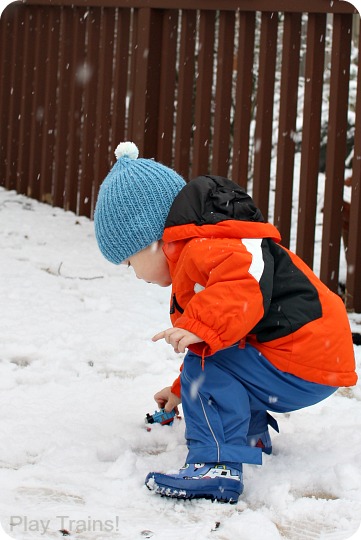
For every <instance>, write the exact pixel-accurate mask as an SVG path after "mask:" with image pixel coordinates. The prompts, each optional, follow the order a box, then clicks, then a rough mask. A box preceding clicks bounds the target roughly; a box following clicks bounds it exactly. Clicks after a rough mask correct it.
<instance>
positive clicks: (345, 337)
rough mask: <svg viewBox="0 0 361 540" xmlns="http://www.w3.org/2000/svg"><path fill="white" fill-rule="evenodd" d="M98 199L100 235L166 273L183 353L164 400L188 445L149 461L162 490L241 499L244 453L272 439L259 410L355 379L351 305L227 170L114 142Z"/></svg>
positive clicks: (121, 256) (140, 264)
mask: <svg viewBox="0 0 361 540" xmlns="http://www.w3.org/2000/svg"><path fill="white" fill-rule="evenodd" d="M116 155H117V157H118V161H117V162H116V164H115V165H114V166H113V168H112V170H111V171H110V173H109V174H108V176H107V177H106V179H105V181H104V182H103V184H102V186H101V188H100V191H99V196H98V201H97V205H96V210H95V217H94V220H95V232H96V238H97V242H98V244H99V248H100V250H101V251H102V253H103V255H104V256H105V257H106V258H107V259H108V260H109V261H111V262H112V263H115V264H120V263H123V264H127V265H128V266H129V265H131V266H132V267H133V268H134V271H135V273H136V275H137V277H138V278H140V279H143V280H145V281H147V282H151V283H157V284H159V285H161V286H163V287H166V286H168V285H172V293H171V302H170V316H171V321H172V325H173V326H172V328H168V329H165V330H164V331H162V332H160V333H159V334H157V335H156V336H154V338H153V341H158V340H160V339H165V341H166V342H167V343H169V344H170V345H171V346H172V347H173V348H174V350H175V351H176V352H180V353H183V352H185V350H186V349H187V348H188V352H187V354H186V355H185V358H184V362H183V366H182V372H181V376H180V378H178V379H177V380H176V381H175V382H174V383H173V385H172V386H168V387H166V388H164V389H163V390H161V391H160V392H158V393H157V394H155V400H156V402H157V403H158V405H159V406H160V407H164V408H165V410H166V411H170V410H172V409H173V408H176V407H177V406H178V404H179V403H180V402H181V401H182V407H183V414H184V418H185V423H186V439H187V445H188V457H187V460H186V465H185V466H184V467H183V468H181V469H180V471H179V473H178V474H163V473H159V472H151V473H149V474H148V476H147V478H146V480H145V483H146V485H147V487H148V488H149V489H152V490H155V491H156V493H159V494H160V495H165V496H168V497H175V498H181V499H192V498H207V499H212V500H215V499H216V500H219V501H228V502H237V500H238V497H239V495H240V494H241V493H242V491H243V483H242V464H243V463H255V464H261V462H262V452H266V453H267V454H270V453H271V452H272V445H271V439H270V435H269V431H268V426H269V425H270V426H272V427H273V428H274V429H276V430H277V431H278V426H277V422H276V421H275V419H274V418H272V417H271V416H270V414H269V413H268V411H275V412H278V413H282V412H288V411H294V410H297V409H301V408H303V407H307V406H309V405H313V404H315V403H318V402H319V401H321V400H323V399H325V398H326V397H328V396H330V395H331V394H333V393H334V392H335V391H336V390H337V388H338V387H339V386H351V385H354V384H355V383H356V380H357V375H356V373H355V362H354V354H353V345H352V338H351V332H350V327H349V323H348V318H347V314H346V311H345V308H344V306H343V304H342V302H341V300H340V298H339V297H338V296H337V295H335V294H333V293H332V292H331V291H330V290H329V289H328V288H327V287H326V286H325V285H324V284H323V283H321V282H320V280H319V279H318V278H317V277H316V276H315V274H314V273H313V272H312V271H311V270H310V269H309V268H308V267H307V266H306V265H305V264H304V263H303V262H302V261H301V260H300V259H299V258H298V257H297V256H296V255H295V254H293V253H291V252H290V251H289V250H287V249H285V248H283V247H282V246H281V245H280V243H279V242H280V235H279V233H278V231H277V229H276V228H275V227H274V226H273V225H271V224H270V223H266V222H265V221H264V219H263V217H262V214H261V212H260V210H259V209H258V208H256V207H255V205H254V203H253V201H252V199H251V197H249V195H247V194H246V192H245V191H244V190H243V189H242V188H240V187H239V186H238V185H237V184H234V183H233V182H231V181H230V180H227V179H225V178H221V177H218V176H208V175H206V176H201V177H198V178H196V179H194V180H192V181H191V182H189V183H188V184H186V183H185V182H184V180H183V179H182V178H181V177H180V176H179V175H178V174H176V173H175V172H174V171H173V170H171V169H169V168H167V167H165V166H164V165H162V164H160V163H157V162H156V161H154V160H150V159H137V156H138V150H137V148H136V146H135V145H134V144H133V143H121V144H120V145H119V147H118V149H117V151H116Z"/></svg>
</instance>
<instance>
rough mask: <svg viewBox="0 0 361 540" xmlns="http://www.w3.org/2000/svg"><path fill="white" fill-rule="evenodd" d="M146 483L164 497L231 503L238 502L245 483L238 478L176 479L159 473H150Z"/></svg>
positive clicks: (151, 489)
mask: <svg viewBox="0 0 361 540" xmlns="http://www.w3.org/2000/svg"><path fill="white" fill-rule="evenodd" d="M145 485H146V486H147V488H148V489H149V490H150V491H155V493H157V494H158V495H161V496H162V497H170V498H172V499H183V500H185V499H187V500H191V499H208V500H211V501H218V502H224V503H230V504H236V503H237V501H238V498H239V496H240V495H241V493H242V491H243V484H242V483H241V482H240V481H238V480H231V479H225V478H217V479H206V480H204V481H202V480H192V479H189V480H183V479H178V478H177V479H175V482H174V485H172V478H171V477H169V476H167V475H163V474H158V473H150V474H148V476H147V478H146V479H145Z"/></svg>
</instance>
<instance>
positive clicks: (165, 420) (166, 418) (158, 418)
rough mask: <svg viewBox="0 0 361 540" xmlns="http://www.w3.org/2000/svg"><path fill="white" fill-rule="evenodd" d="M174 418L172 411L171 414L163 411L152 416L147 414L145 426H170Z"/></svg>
mask: <svg viewBox="0 0 361 540" xmlns="http://www.w3.org/2000/svg"><path fill="white" fill-rule="evenodd" d="M174 417H175V411H174V409H173V410H172V411H171V412H165V410H164V409H160V410H159V411H155V412H154V414H149V413H147V416H146V417H145V420H144V421H145V423H146V424H161V425H162V426H171V425H172V424H173V421H174Z"/></svg>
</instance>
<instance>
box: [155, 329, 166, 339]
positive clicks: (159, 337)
mask: <svg viewBox="0 0 361 540" xmlns="http://www.w3.org/2000/svg"><path fill="white" fill-rule="evenodd" d="M164 338H165V332H164V331H163V332H158V334H156V335H155V336H153V337H152V341H159V340H160V339H164Z"/></svg>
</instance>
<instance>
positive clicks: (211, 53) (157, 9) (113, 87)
mask: <svg viewBox="0 0 361 540" xmlns="http://www.w3.org/2000/svg"><path fill="white" fill-rule="evenodd" d="M359 24H360V23H359V16H358V15H356V10H355V8H354V7H353V6H352V5H351V4H349V3H347V2H344V1H341V0H331V1H328V0H292V2H290V0H238V1H236V0H222V1H221V2H215V1H214V0H192V1H191V0H158V1H157V0H146V1H136V0H23V2H14V3H12V4H10V5H9V6H8V7H7V8H6V9H5V11H4V12H3V14H2V17H1V26H0V40H1V41H0V47H1V51H0V54H1V58H0V75H1V84H0V93H1V94H0V107H1V138H0V146H1V159H0V167H1V170H0V184H1V185H4V186H5V187H6V188H7V189H16V190H17V191H18V192H19V193H25V194H27V195H28V196H30V197H34V198H36V199H39V200H41V201H45V202H48V203H50V204H52V205H55V206H60V207H63V208H65V209H69V210H72V211H74V212H76V213H78V214H81V215H87V216H89V217H91V216H92V213H93V210H94V204H95V200H96V196H97V192H98V188H99V184H100V182H101V181H102V179H103V178H104V176H105V174H106V173H107V171H108V169H109V167H110V165H111V164H112V162H113V160H114V157H113V149H114V148H115V147H116V145H117V144H118V142H119V141H121V140H133V141H134V142H135V143H136V144H137V145H138V146H139V148H140V152H141V155H143V156H145V157H155V158H156V159H158V160H160V161H162V162H163V163H165V164H168V165H171V166H174V167H175V168H176V169H177V170H178V171H179V172H180V173H181V174H183V176H184V177H185V178H186V179H188V178H191V177H194V176H196V175H198V174H205V173H209V172H212V173H213V174H219V175H225V176H229V177H230V178H232V179H233V180H234V181H236V182H237V183H239V184H241V185H243V186H246V187H247V188H248V189H249V190H250V191H251V192H252V194H253V197H254V199H255V200H256V202H257V204H258V205H259V206H260V208H261V210H262V212H263V214H264V215H265V216H269V218H270V219H272V220H273V222H274V223H275V225H276V226H277V227H278V228H279V230H280V232H281V234H282V237H283V244H284V245H285V246H289V245H290V243H291V245H292V234H293V233H292V234H291V231H296V230H297V233H294V235H295V238H294V244H295V245H294V246H292V247H295V248H296V250H297V253H298V254H299V255H300V256H301V257H303V258H304V260H305V261H306V262H307V263H308V264H309V265H310V266H311V267H312V266H313V264H314V249H315V247H314V246H315V230H316V213H317V204H318V203H319V198H320V193H321V196H322V205H323V226H322V250H321V264H320V277H321V279H322V280H323V281H324V282H325V283H326V284H327V285H328V286H329V287H330V288H331V289H332V290H335V291H337V288H338V282H339V266H340V246H341V230H342V223H343V222H342V219H343V218H342V216H344V219H345V212H343V189H344V179H345V176H346V171H345V169H346V165H345V159H346V157H347V154H348V153H349V150H350V148H349V146H350V143H351V146H352V151H353V159H352V167H351V170H348V171H347V176H352V196H351V205H350V207H349V208H348V210H349V212H348V214H347V215H348V216H349V217H348V218H347V219H348V220H349V223H348V225H349V228H348V231H349V232H348V250H347V263H348V270H347V279H346V300H347V305H348V307H349V309H354V310H356V311H357V312H361V279H360V277H359V276H360V275H361V249H358V248H359V247H361V195H360V178H361V84H359V83H360V77H361V72H360V70H357V58H358V49H359V43H358V42H356V44H355V43H353V40H352V31H351V30H352V27H354V28H355V25H356V27H359ZM357 34H358V32H357ZM355 66H356V67H355ZM350 73H351V82H350ZM350 133H351V135H350ZM324 141H326V143H327V144H324ZM322 145H324V147H326V146H327V153H326V158H325V167H324V168H325V184H324V196H323V189H322V190H320V147H321V146H322ZM295 205H296V206H297V207H296V208H295Z"/></svg>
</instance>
